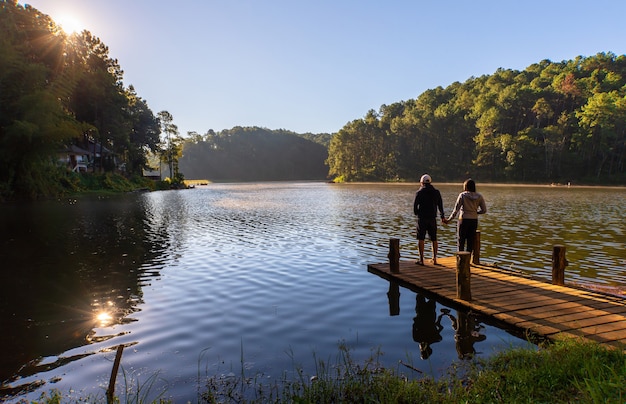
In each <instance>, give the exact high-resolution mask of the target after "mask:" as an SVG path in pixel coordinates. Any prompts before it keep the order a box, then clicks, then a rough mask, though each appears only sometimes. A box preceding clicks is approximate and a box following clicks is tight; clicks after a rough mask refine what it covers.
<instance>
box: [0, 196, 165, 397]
mask: <svg viewBox="0 0 626 404" xmlns="http://www.w3.org/2000/svg"><path fill="white" fill-rule="evenodd" d="M1 215H2V220H0V223H1V224H2V231H1V232H0V246H1V249H0V251H1V252H0V261H1V262H2V267H3V269H2V271H0V285H2V286H1V289H2V292H1V293H0V321H1V325H0V329H2V330H3V331H2V332H1V333H0V346H2V348H3V351H4V352H5V354H3V355H1V356H0V380H1V381H2V387H0V394H1V395H5V394H11V395H12V394H17V393H20V392H23V391H28V390H31V389H32V388H34V387H37V386H38V385H39V384H41V381H39V380H30V381H28V377H29V376H32V375H36V374H38V373H40V372H45V371H49V370H52V369H55V368H58V367H62V366H64V365H66V364H68V363H70V362H73V361H76V360H79V359H82V358H84V357H86V356H89V355H93V354H94V353H96V352H91V351H89V350H87V351H86V352H84V353H77V354H72V355H69V356H59V355H61V353H63V352H68V351H70V350H72V349H73V348H76V347H82V346H85V345H89V344H92V343H96V342H102V341H106V340H107V339H110V338H112V337H114V336H115V335H103V336H96V331H95V330H96V329H99V328H105V327H107V326H110V325H113V324H124V323H128V322H132V321H134V320H133V318H132V317H131V316H132V314H133V313H134V312H136V311H137V310H139V309H138V306H139V305H140V304H141V303H142V302H143V300H142V285H145V284H146V283H148V282H150V278H151V277H154V276H157V275H158V267H157V268H153V269H152V271H151V272H149V273H144V272H143V271H142V270H141V266H142V263H144V262H157V261H158V257H159V256H160V255H161V254H162V253H163V251H164V250H165V248H166V246H164V245H163V244H162V243H161V241H162V240H157V239H154V238H152V239H151V238H150V237H147V236H146V235H147V229H146V223H147V221H146V210H145V209H144V207H143V206H142V204H141V203H139V201H138V200H136V199H129V198H106V200H100V199H80V200H78V201H76V200H64V201H50V202H39V203H36V204H35V203H33V204H20V205H16V204H14V205H4V206H3V207H2V213H1ZM138 268H139V269H138ZM22 379H23V380H24V381H25V382H24V381H22ZM14 382H15V383H16V384H17V386H14V387H7V385H8V384H9V383H14ZM20 383H21V384H20Z"/></svg>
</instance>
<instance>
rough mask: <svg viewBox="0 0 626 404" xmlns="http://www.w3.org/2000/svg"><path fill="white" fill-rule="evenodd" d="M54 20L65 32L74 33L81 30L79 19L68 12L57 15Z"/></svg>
mask: <svg viewBox="0 0 626 404" xmlns="http://www.w3.org/2000/svg"><path fill="white" fill-rule="evenodd" d="M55 22H56V24H57V25H58V26H60V27H61V29H62V30H63V31H64V32H65V33H66V34H75V33H78V32H80V31H82V30H83V27H82V24H81V23H80V21H78V19H76V18H75V17H74V16H72V15H70V14H62V15H59V16H58V17H57V18H56V20H55Z"/></svg>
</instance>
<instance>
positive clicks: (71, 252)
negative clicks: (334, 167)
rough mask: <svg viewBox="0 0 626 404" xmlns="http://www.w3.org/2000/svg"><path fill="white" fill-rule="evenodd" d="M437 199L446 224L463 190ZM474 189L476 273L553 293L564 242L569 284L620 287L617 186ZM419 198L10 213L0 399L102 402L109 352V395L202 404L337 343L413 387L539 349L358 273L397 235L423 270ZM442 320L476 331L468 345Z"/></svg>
mask: <svg viewBox="0 0 626 404" xmlns="http://www.w3.org/2000/svg"><path fill="white" fill-rule="evenodd" d="M434 185H435V186H436V187H437V188H438V189H440V190H441V192H442V195H443V198H444V205H445V208H446V213H449V212H450V211H451V209H452V205H453V203H454V201H455V199H456V196H457V195H458V193H459V192H460V190H461V185H460V184H436V183H435V184H434ZM477 187H478V191H479V192H481V193H483V195H484V196H485V198H486V200H487V207H488V214H486V215H483V216H482V217H481V220H480V224H479V229H480V230H481V242H482V249H481V262H484V263H493V264H497V265H498V266H499V267H501V268H505V269H508V270H511V271H516V272H520V273H524V274H531V275H535V276H538V277H543V278H545V279H547V280H549V279H550V277H551V254H552V246H553V245H554V244H563V245H565V246H567V259H568V260H569V266H568V267H567V268H566V282H576V283H580V284H587V285H595V286H600V287H602V288H605V289H608V290H611V291H614V292H622V291H624V290H626V248H625V247H626V225H625V224H624V206H626V188H602V187H588V188H587V187H571V188H568V187H548V186H509V185H507V186H504V185H502V186H497V185H481V184H480V183H479V184H478V186H477ZM416 189H417V184H327V183H320V182H302V183H298V182H287V183H282V182H280V183H245V184H210V185H208V186H202V187H197V188H195V189H189V190H181V191H158V192H151V193H136V194H127V195H119V196H111V197H104V198H102V197H100V198H97V197H82V198H79V199H63V200H59V201H48V202H37V203H21V204H4V205H2V210H1V213H0V226H1V228H2V232H1V234H0V246H1V252H0V260H1V262H2V271H0V284H1V285H2V293H1V295H0V322H1V323H0V324H1V328H0V329H1V330H2V332H1V333H0V342H1V346H2V347H3V351H4V352H3V355H2V356H1V357H0V379H1V380H2V381H3V383H2V390H1V391H0V397H2V396H4V399H5V400H6V401H12V400H13V401H17V400H19V399H23V398H25V399H34V398H36V397H38V396H39V394H40V393H41V392H42V391H47V390H49V389H52V388H56V389H59V390H60V391H61V392H62V393H63V394H64V395H65V396H66V397H67V398H68V399H71V398H78V397H87V396H89V397H95V396H98V397H104V392H105V389H106V388H107V385H108V382H109V376H110V373H111V368H112V366H113V359H114V357H115V349H116V347H117V346H118V345H120V344H124V345H125V350H124V354H123V357H122V363H121V370H120V376H119V377H118V387H117V391H116V392H117V393H118V394H121V395H122V397H123V395H124V389H125V385H131V384H133V383H139V384H140V385H142V384H143V385H145V384H147V383H150V385H151V391H150V394H158V393H159V392H164V394H165V397H168V398H173V399H174V400H175V402H185V401H187V400H189V401H192V402H195V401H197V397H198V396H197V394H198V391H202V389H203V387H204V384H203V382H202V381H203V380H204V379H206V377H213V376H217V377H221V376H224V377H234V376H239V375H241V373H242V372H244V373H245V375H246V376H254V375H262V380H264V381H270V382H271V381H272V380H276V379H277V378H278V377H280V376H281V375H283V374H285V373H287V374H291V373H292V372H294V370H295V369H296V368H300V367H302V368H303V369H304V371H305V373H306V374H308V375H313V374H314V372H315V359H316V358H317V359H323V360H325V361H328V362H330V363H332V362H334V359H335V358H336V357H337V356H338V355H339V349H338V347H339V346H347V347H349V350H350V353H351V356H352V357H353V358H354V359H355V360H357V361H361V360H366V359H368V358H370V357H372V355H376V353H377V352H378V350H379V351H380V352H382V353H383V355H382V356H380V358H379V360H380V362H381V363H382V364H383V365H385V366H388V367H392V368H394V369H396V368H397V369H398V370H399V371H402V372H403V373H405V374H407V375H408V376H409V377H422V375H421V374H419V373H418V372H415V371H413V370H411V369H410V368H409V367H408V366H404V365H403V364H409V365H410V366H411V367H413V368H415V369H418V370H419V371H421V372H423V373H424V374H427V375H432V376H433V377H440V376H442V375H444V374H445V373H446V371H447V369H448V368H449V366H450V365H451V364H454V363H457V362H459V361H463V359H460V358H464V357H465V356H466V355H467V354H472V353H475V355H478V356H480V357H488V356H489V355H492V354H494V353H496V352H499V351H502V350H503V349H506V348H509V347H518V346H531V347H532V344H530V343H529V342H527V341H525V340H524V339H523V338H519V335H518V333H516V332H514V331H512V330H505V329H501V328H499V327H498V326H497V324H490V323H489V321H488V320H486V319H483V318H480V317H476V316H473V315H472V314H471V313H469V314H468V313H465V312H463V311H462V310H459V309H458V308H454V307H446V306H445V305H443V304H441V303H440V302H434V301H428V299H427V297H424V296H417V295H416V293H415V292H412V291H410V290H407V289H403V288H399V289H397V290H396V289H395V286H394V285H390V284H389V282H387V281H385V280H383V279H381V278H379V277H378V276H376V275H373V274H371V273H368V272H367V264H368V263H375V262H386V261H387V253H388V243H389V239H390V238H399V239H400V244H401V254H402V256H401V259H402V260H414V259H415V258H416V257H417V253H416V251H417V243H416V240H415V238H414V237H415V235H414V231H415V230H414V226H415V219H414V216H413V213H412V204H413V197H414V193H415V191H416ZM439 240H440V253H439V255H440V256H451V255H453V254H454V251H455V250H456V244H455V225H454V224H449V225H448V226H445V227H444V226H440V228H439ZM426 250H427V252H429V251H430V243H429V242H428V241H427V242H426ZM427 258H430V255H428V253H427ZM390 292H392V294H393V293H394V292H395V293H399V294H400V297H399V306H398V307H394V306H395V305H393V304H392V305H390V299H389V298H388V293H390ZM435 319H438V320H439V324H440V327H437V326H436V324H434V321H435ZM453 320H459V321H460V320H463V321H464V322H469V323H470V324H472V326H471V327H472V330H473V331H472V333H471V336H472V337H473V339H471V340H470V341H469V343H468V339H467V338H465V339H463V338H459V336H458V335H457V338H455V333H456V331H455V330H454V328H453V327H452V323H453ZM460 337H464V336H463V335H461V336H460ZM460 340H464V341H465V343H463V344H460V343H459V341H460ZM420 342H421V343H422V344H421V348H422V349H420ZM425 342H429V343H430V344H426V343H425ZM400 361H402V364H401V363H400ZM1 400H2V399H0V401H1ZM122 401H124V399H122Z"/></svg>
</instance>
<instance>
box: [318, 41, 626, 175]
mask: <svg viewBox="0 0 626 404" xmlns="http://www.w3.org/2000/svg"><path fill="white" fill-rule="evenodd" d="M328 154H329V158H328V162H329V166H330V175H331V176H333V177H336V178H337V180H343V181H396V180H417V179H419V176H420V175H422V174H423V173H424V172H428V173H430V174H432V175H434V176H435V177H436V178H437V179H438V181H444V180H452V181H460V180H463V179H464V178H466V177H467V176H473V177H474V178H477V179H478V180H479V181H492V182H496V181H497V182H527V183H550V182H567V181H573V182H574V183H575V184H576V183H579V184H580V183H590V184H618V185H624V184H626V56H624V55H619V56H616V55H615V54H612V53H599V54H597V55H595V56H591V57H583V56H579V57H577V58H575V59H573V60H569V61H562V62H551V61H550V60H543V61H541V62H539V63H535V64H532V65H530V66H528V67H527V68H526V69H525V70H523V71H519V70H511V69H498V70H497V71H496V72H495V73H493V74H491V75H485V76H481V77H472V78H469V79H468V80H467V81H465V82H464V83H459V82H456V83H453V84H451V85H449V86H448V87H446V88H443V87H438V88H435V89H432V90H428V91H425V92H424V93H422V94H421V95H419V97H417V99H411V100H408V101H401V102H397V103H394V104H391V105H383V106H381V107H380V110H379V111H378V112H376V111H373V110H371V111H369V112H368V113H367V114H366V115H365V117H364V118H363V119H356V120H354V121H352V122H350V123H349V124H347V125H346V126H344V127H343V128H342V129H341V130H340V131H339V132H338V133H337V134H336V135H335V136H333V138H332V140H331V142H330V146H329V151H328Z"/></svg>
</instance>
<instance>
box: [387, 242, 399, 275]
mask: <svg viewBox="0 0 626 404" xmlns="http://www.w3.org/2000/svg"><path fill="white" fill-rule="evenodd" d="M387 257H388V258H389V269H391V272H396V273H397V272H400V239H398V238H390V239H389V254H388V255H387Z"/></svg>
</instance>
